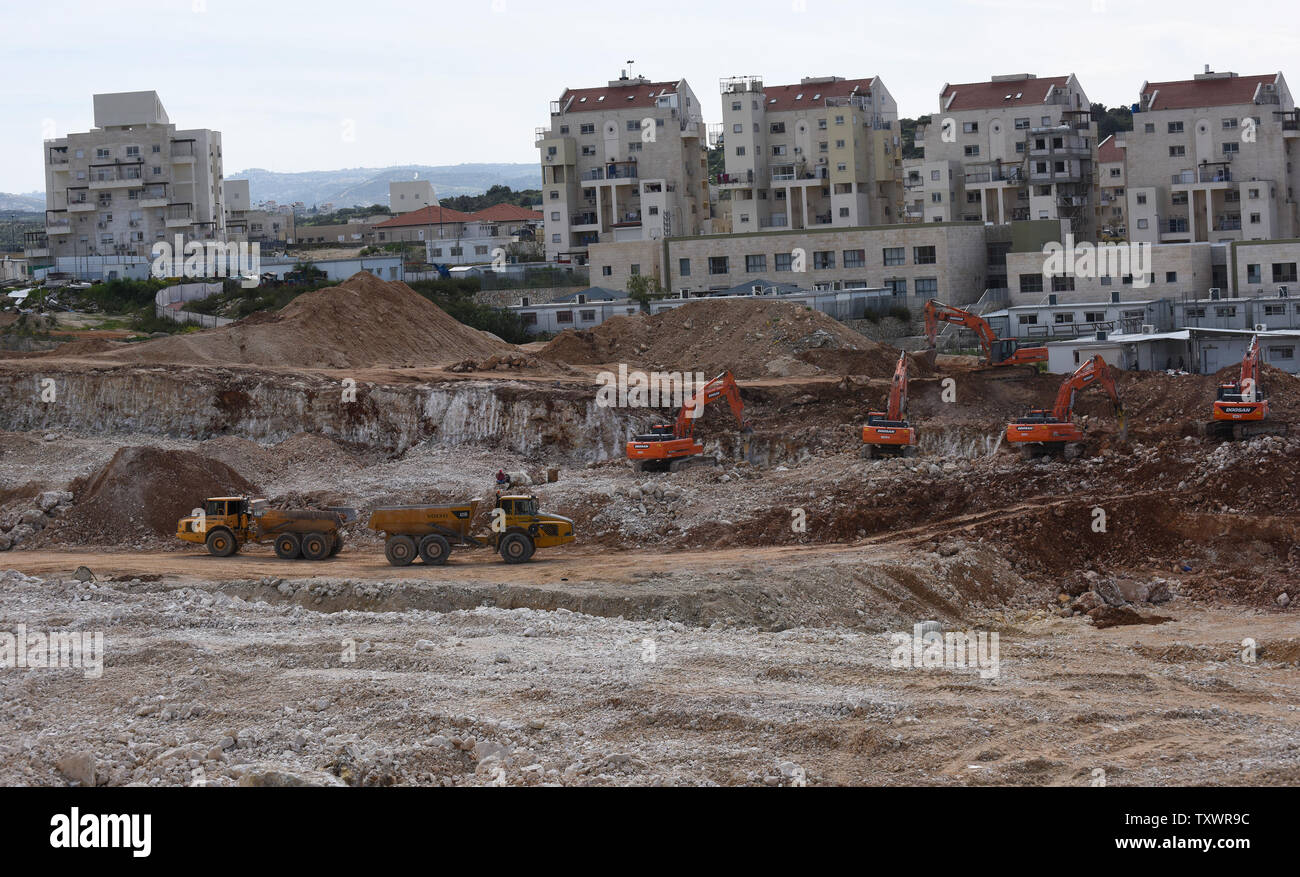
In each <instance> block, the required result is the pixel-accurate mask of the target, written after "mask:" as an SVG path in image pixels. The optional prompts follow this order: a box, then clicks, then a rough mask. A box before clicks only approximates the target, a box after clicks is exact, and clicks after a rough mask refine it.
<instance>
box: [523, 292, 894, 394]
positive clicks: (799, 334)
mask: <svg viewBox="0 0 1300 877" xmlns="http://www.w3.org/2000/svg"><path fill="white" fill-rule="evenodd" d="M849 354H851V355H849ZM538 356H540V357H541V358H543V359H547V360H550V361H552V362H561V363H568V364H571V365H600V364H604V363H614V362H626V363H629V364H634V365H637V366H640V367H643V368H649V369H656V370H667V371H702V372H705V373H706V374H708V375H709V376H710V377H711V376H713V375H714V374H717V373H719V372H722V371H725V370H727V369H730V370H731V371H732V373H733V374H735V375H736V376H737V377H740V378H768V377H776V376H779V377H786V376H792V375H813V374H821V373H824V372H826V373H834V374H866V375H869V376H873V377H888V376H889V375H891V374H893V371H894V366H895V364H896V363H897V361H898V351H897V350H895V349H894V348H892V347H890V346H889V345H887V344H881V343H879V342H876V341H872V340H871V339H869V338H867V337H865V336H863V335H861V334H859V333H857V332H854V331H853V330H852V329H850V328H848V327H847V326H845V325H844V324H842V323H840V322H839V321H838V320H835V319H833V318H831V317H829V316H827V315H826V314H823V313H822V312H820V311H816V310H812V309H810V308H806V307H803V306H802V305H797V304H792V303H790V302H776V301H762V300H758V299H755V300H750V301H698V302H691V303H690V304H686V305H682V306H681V307H679V308H673V309H671V310H667V311H663V312H661V313H658V314H655V315H654V316H647V315H644V314H634V315H632V316H624V317H614V318H612V319H609V320H606V321H605V322H604V323H602V324H601V325H599V326H597V327H596V328H594V329H585V330H568V331H565V332H563V333H561V334H560V335H559V337H557V338H556V339H555V340H553V341H552V342H551V343H550V344H548V345H546V347H544V348H543V349H542V350H541V351H540V352H539V353H538Z"/></svg>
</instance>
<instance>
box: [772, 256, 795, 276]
mask: <svg viewBox="0 0 1300 877" xmlns="http://www.w3.org/2000/svg"><path fill="white" fill-rule="evenodd" d="M773 262H774V264H775V266H776V270H777V271H778V272H784V271H789V270H791V268H792V266H793V262H794V256H793V255H791V254H790V253H777V254H776V256H775V257H773Z"/></svg>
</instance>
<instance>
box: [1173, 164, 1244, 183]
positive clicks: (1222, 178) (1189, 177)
mask: <svg viewBox="0 0 1300 877" xmlns="http://www.w3.org/2000/svg"><path fill="white" fill-rule="evenodd" d="M1170 182H1172V183H1173V184H1174V185H1175V186H1187V185H1196V184H1198V183H1230V182H1232V168H1230V167H1228V164H1227V162H1219V163H1217V164H1208V165H1205V166H1203V167H1199V168H1195V169H1193V170H1184V171H1180V172H1179V173H1176V174H1174V175H1173V176H1172V177H1171V178H1170Z"/></svg>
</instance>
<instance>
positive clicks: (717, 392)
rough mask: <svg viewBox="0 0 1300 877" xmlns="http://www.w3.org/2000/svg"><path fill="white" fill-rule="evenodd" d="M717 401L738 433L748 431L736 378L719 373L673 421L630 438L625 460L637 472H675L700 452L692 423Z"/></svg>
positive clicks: (749, 430)
mask: <svg viewBox="0 0 1300 877" xmlns="http://www.w3.org/2000/svg"><path fill="white" fill-rule="evenodd" d="M718 399H726V400H727V404H729V405H730V406H731V413H732V414H734V415H735V416H736V422H737V423H739V424H740V430H741V433H742V434H748V433H750V432H752V430H751V429H750V427H749V424H748V423H746V421H745V404H744V403H743V402H742V401H741V400H740V388H739V387H738V386H736V379H735V378H734V377H732V375H731V372H729V371H728V372H723V373H722V374H720V375H718V376H717V377H716V378H714V379H713V380H711V381H709V382H708V383H707V384H705V385H704V386H702V387H700V389H699V390H697V391H696V392H695V393H694V394H693V395H692V396H691V398H689V399H687V400H686V402H685V404H683V405H682V410H681V411H679V412H678V413H677V419H676V420H675V421H673V422H672V423H657V424H655V425H654V426H652V427H650V431H649V432H647V433H643V434H642V435H636V436H633V437H632V440H631V441H630V442H628V443H627V458H628V459H629V460H631V461H632V462H633V463H634V464H635V466H636V469H637V471H638V472H664V471H668V472H676V471H677V470H678V469H680V468H681V467H682V466H683V465H685V464H686V463H687V462H689V460H690V458H692V457H696V456H699V455H700V454H702V453H704V445H702V444H700V443H699V442H697V441H695V420H696V418H698V417H702V416H703V415H704V408H705V406H707V405H708V404H709V403H710V402H715V401H717V400H718Z"/></svg>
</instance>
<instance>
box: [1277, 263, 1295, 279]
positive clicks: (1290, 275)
mask: <svg viewBox="0 0 1300 877" xmlns="http://www.w3.org/2000/svg"><path fill="white" fill-rule="evenodd" d="M1295 276H1296V275H1295V262H1274V263H1273V282H1274V283H1295Z"/></svg>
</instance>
